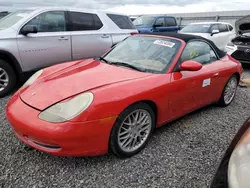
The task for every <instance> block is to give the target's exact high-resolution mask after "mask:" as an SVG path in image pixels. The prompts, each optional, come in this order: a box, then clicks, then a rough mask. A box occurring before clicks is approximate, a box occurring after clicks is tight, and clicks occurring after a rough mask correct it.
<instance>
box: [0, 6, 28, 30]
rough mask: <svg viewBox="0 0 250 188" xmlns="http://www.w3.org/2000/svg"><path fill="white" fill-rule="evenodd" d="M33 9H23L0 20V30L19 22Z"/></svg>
mask: <svg viewBox="0 0 250 188" xmlns="http://www.w3.org/2000/svg"><path fill="white" fill-rule="evenodd" d="M31 12H32V11H31V10H22V11H16V12H13V13H11V14H9V15H7V16H6V17H4V18H2V19H1V20H0V30H3V29H7V28H9V27H11V26H13V25H14V24H16V23H17V22H19V21H20V20H21V19H22V18H24V17H26V16H28V15H29V14H30V13H31Z"/></svg>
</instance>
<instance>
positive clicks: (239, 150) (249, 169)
mask: <svg viewBox="0 0 250 188" xmlns="http://www.w3.org/2000/svg"><path fill="white" fill-rule="evenodd" d="M249 175H250V130H248V132H247V133H246V134H245V135H244V136H243V138H242V139H241V140H240V142H239V144H238V145H237V146H236V149H235V150H234V152H233V154H232V156H231V158H230V161H229V166H228V184H229V188H249V187H250V179H249Z"/></svg>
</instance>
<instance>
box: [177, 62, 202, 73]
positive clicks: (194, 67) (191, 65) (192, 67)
mask: <svg viewBox="0 0 250 188" xmlns="http://www.w3.org/2000/svg"><path fill="white" fill-rule="evenodd" d="M201 68H202V64H201V63H198V62H196V61H184V62H183V63H182V64H181V65H180V69H181V70H183V71H198V70H201Z"/></svg>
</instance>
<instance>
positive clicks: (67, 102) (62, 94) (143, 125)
mask: <svg viewBox="0 0 250 188" xmlns="http://www.w3.org/2000/svg"><path fill="white" fill-rule="evenodd" d="M242 71H243V70H242V67H241V64H240V62H238V61H237V60H235V59H233V58H232V57H230V56H229V55H227V54H225V53H224V52H222V51H220V50H219V49H218V48H217V47H216V46H215V45H214V43H212V42H211V41H209V40H206V39H204V38H201V37H198V36H191V35H183V34H169V33H167V34H165V33H157V34H151V35H134V36H131V37H129V38H127V39H126V40H124V41H123V42H121V43H119V44H117V45H116V46H114V47H113V48H112V49H110V51H109V52H107V53H106V54H104V55H103V56H102V57H100V58H98V59H86V60H80V61H74V62H69V63H64V64H59V65H56V66H52V67H49V68H45V69H43V70H40V71H38V72H37V73H35V74H34V75H33V76H32V77H31V78H30V79H29V80H28V81H27V82H26V83H25V84H24V86H23V87H22V88H20V89H19V90H18V91H17V92H16V93H15V94H14V96H13V97H12V98H11V99H10V101H9V103H8V105H7V108H6V114H7V118H8V120H9V122H10V125H11V126H12V128H13V131H14V132H15V134H16V136H17V137H18V138H19V139H20V140H22V141H23V142H24V143H26V144H28V145H29V146H31V147H34V148H36V149H39V150H41V151H44V152H48V153H51V154H55V155H60V156H92V155H99V154H105V153H107V152H109V151H112V152H113V153H114V154H116V155H118V156H120V157H130V156H132V155H134V154H136V153H138V152H139V151H140V150H142V149H143V147H144V146H145V145H146V143H147V142H148V140H149V138H150V136H151V135H152V132H153V131H154V129H155V128H157V127H160V126H162V125H164V124H166V123H167V122H169V121H171V120H174V119H177V118H178V117H181V116H183V115H185V114H187V113H190V112H191V111H194V110H196V109H198V108H201V107H203V106H206V105H209V104H211V103H217V104H219V105H220V106H223V107H225V106H227V105H229V104H230V103H231V102H232V101H233V99H234V96H235V93H236V90H237V85H238V83H239V80H240V75H241V73H242Z"/></svg>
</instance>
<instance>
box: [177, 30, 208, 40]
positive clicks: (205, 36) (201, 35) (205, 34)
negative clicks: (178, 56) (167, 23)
mask: <svg viewBox="0 0 250 188" xmlns="http://www.w3.org/2000/svg"><path fill="white" fill-rule="evenodd" d="M179 33H180V34H186V35H195V36H200V37H204V38H206V39H209V36H210V34H209V33H185V32H181V31H180V32H179Z"/></svg>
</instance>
